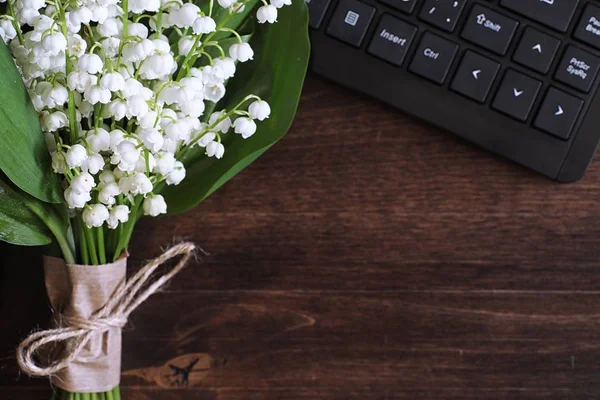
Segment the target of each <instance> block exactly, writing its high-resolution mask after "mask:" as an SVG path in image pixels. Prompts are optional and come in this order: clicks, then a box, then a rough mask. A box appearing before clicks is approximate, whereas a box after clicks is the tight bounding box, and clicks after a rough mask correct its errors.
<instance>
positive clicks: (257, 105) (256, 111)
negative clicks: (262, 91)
mask: <svg viewBox="0 0 600 400" xmlns="http://www.w3.org/2000/svg"><path fill="white" fill-rule="evenodd" d="M248 113H249V114H250V117H252V118H254V119H257V120H259V121H263V120H265V119H267V118H269V116H270V115H271V106H269V103H267V102H266V101H263V100H257V101H255V102H253V103H252V104H250V107H248Z"/></svg>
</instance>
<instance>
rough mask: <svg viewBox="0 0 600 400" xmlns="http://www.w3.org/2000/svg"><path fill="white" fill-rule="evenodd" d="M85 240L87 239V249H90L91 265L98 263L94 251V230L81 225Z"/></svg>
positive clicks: (96, 254)
mask: <svg viewBox="0 0 600 400" xmlns="http://www.w3.org/2000/svg"><path fill="white" fill-rule="evenodd" d="M83 232H84V234H85V240H86V241H87V245H88V250H89V251H90V261H91V262H92V265H98V264H99V262H98V253H97V252H96V242H95V241H94V232H93V231H92V230H91V229H89V228H88V227H86V226H84V227H83Z"/></svg>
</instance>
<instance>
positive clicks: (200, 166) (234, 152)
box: [163, 0, 310, 214]
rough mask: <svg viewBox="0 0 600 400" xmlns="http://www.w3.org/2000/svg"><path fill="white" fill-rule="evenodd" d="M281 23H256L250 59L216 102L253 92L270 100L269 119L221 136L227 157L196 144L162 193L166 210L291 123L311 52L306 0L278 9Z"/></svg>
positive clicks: (197, 197) (191, 200)
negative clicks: (245, 134) (245, 132)
mask: <svg viewBox="0 0 600 400" xmlns="http://www.w3.org/2000/svg"><path fill="white" fill-rule="evenodd" d="M279 11H280V13H279V18H278V20H279V22H278V23H276V24H274V25H268V24H264V25H261V24H257V25H258V26H257V29H256V32H255V34H254V36H253V37H252V40H251V41H250V43H251V45H252V48H253V49H254V53H255V55H254V60H253V61H251V62H248V63H244V64H238V72H237V73H236V75H235V77H234V78H232V80H231V81H230V82H229V83H228V84H227V95H226V97H225V98H224V99H223V100H222V101H221V102H220V103H219V105H218V106H217V107H216V109H217V110H219V109H223V108H225V109H230V108H232V107H233V106H235V105H236V104H237V103H239V102H240V101H241V100H242V99H243V98H244V97H245V96H246V95H248V94H250V93H253V94H256V95H258V96H260V97H261V98H263V99H264V100H266V101H268V102H269V104H270V105H271V111H272V113H271V118H269V119H267V120H266V121H263V122H258V130H257V132H256V134H255V135H254V136H252V137H251V138H250V139H243V138H241V137H240V136H239V135H235V134H233V133H229V134H227V135H224V136H223V143H224V145H225V156H224V157H223V158H222V159H221V160H216V159H214V158H208V157H206V156H205V155H204V150H203V149H201V148H198V147H196V148H195V149H194V150H193V151H190V152H189V153H188V154H187V156H186V158H185V159H184V160H183V161H184V163H185V165H186V169H187V177H186V179H185V180H184V181H183V182H182V183H181V184H180V185H178V186H169V187H167V188H165V190H164V191H163V195H164V196H165V199H166V200H167V204H168V205H169V213H171V214H174V213H181V212H184V211H186V210H188V209H190V208H192V207H194V206H195V205H197V204H198V203H200V202H201V201H202V200H204V199H205V198H206V197H208V196H209V195H211V194H212V193H213V192H214V191H215V190H217V189H218V188H219V187H221V186H222V185H223V184H224V183H225V182H227V181H228V180H229V179H231V178H233V177H234V176H235V175H236V174H237V173H239V172H240V171H241V170H243V169H244V168H245V167H247V166H248V165H249V164H250V163H252V162H253V161H254V160H256V159H257V158H258V157H259V156H260V155H262V154H263V153H264V152H265V151H266V150H267V149H268V148H270V147H271V146H272V145H273V144H275V143H276V142H277V141H278V140H279V139H281V138H282V137H283V136H284V135H285V133H286V132H287V131H288V129H289V128H290V126H291V124H292V121H293V119H294V115H295V114H296V109H297V107H298V101H299V99H300V93H301V90H302V85H303V83H304V77H305V75H306V69H307V67H308V59H309V54H310V44H309V40H308V12H307V9H306V3H305V1H304V0H294V1H293V3H292V5H291V6H287V7H284V8H282V9H280V10H279Z"/></svg>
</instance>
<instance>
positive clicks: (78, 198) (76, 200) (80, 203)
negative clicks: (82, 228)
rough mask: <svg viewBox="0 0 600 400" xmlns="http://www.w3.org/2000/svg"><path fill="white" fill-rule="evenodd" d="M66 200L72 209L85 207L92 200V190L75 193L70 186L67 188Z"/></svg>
mask: <svg viewBox="0 0 600 400" xmlns="http://www.w3.org/2000/svg"><path fill="white" fill-rule="evenodd" d="M64 196H65V201H66V202H67V206H68V207H69V208H70V209H74V208H83V207H85V205H86V204H87V202H88V201H91V200H92V196H91V195H90V192H84V193H75V192H74V191H73V189H71V188H70V187H69V188H67V190H65V193H64Z"/></svg>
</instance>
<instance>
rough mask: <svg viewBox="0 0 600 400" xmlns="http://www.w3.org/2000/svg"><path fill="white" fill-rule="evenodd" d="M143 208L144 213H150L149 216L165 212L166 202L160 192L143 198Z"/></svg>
mask: <svg viewBox="0 0 600 400" xmlns="http://www.w3.org/2000/svg"><path fill="white" fill-rule="evenodd" d="M143 208H144V215H150V216H151V217H156V216H158V215H160V214H166V213H167V203H166V202H165V198H164V197H162V196H161V195H160V194H156V195H153V196H149V197H147V198H146V199H145V200H144V205H143Z"/></svg>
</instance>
